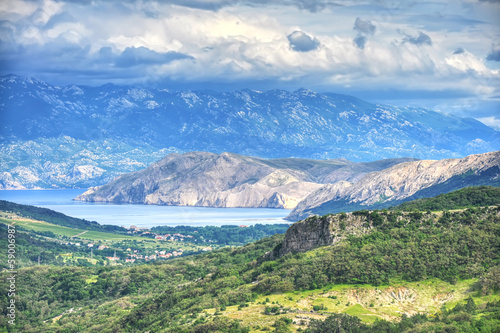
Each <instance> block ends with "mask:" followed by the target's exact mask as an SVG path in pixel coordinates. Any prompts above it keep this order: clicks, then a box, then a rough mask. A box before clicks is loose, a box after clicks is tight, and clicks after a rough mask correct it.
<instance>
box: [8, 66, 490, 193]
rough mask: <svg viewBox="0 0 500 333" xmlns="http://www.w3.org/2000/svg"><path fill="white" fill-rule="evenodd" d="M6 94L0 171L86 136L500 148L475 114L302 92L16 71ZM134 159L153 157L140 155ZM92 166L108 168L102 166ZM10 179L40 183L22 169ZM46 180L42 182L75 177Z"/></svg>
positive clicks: (418, 150)
mask: <svg viewBox="0 0 500 333" xmlns="http://www.w3.org/2000/svg"><path fill="white" fill-rule="evenodd" d="M0 98H1V100H2V104H0V113H1V114H2V125H1V129H0V137H1V141H2V146H3V147H4V151H7V153H6V158H7V159H9V158H10V159H11V160H12V163H11V164H9V166H8V168H6V167H5V166H2V169H1V170H0V172H10V170H11V169H13V168H15V167H16V166H23V163H24V162H26V163H28V164H33V163H30V162H31V161H35V162H36V158H37V156H36V154H35V153H33V154H27V155H26V156H25V158H24V159H23V160H22V161H21V160H19V159H18V158H15V157H14V158H12V157H13V156H15V155H16V154H17V153H19V152H20V149H21V148H20V147H19V144H21V145H23V143H28V142H35V143H36V144H40V143H41V142H43V141H44V140H59V141H61V142H58V143H57V144H59V145H61V144H62V145H63V146H64V147H69V148H71V143H68V142H65V140H63V139H61V138H65V137H69V138H71V139H74V140H77V141H79V142H87V143H89V142H101V141H103V140H109V141H112V142H119V143H121V144H123V145H128V146H130V147H133V149H139V150H144V151H145V152H146V153H149V152H157V151H159V150H161V149H164V148H169V147H170V148H169V149H171V150H172V151H177V152H184V151H210V152H214V153H222V152H225V151H231V152H233V153H238V154H243V155H250V156H259V157H266V158H279V157H292V156H293V157H303V158H315V159H324V158H338V157H344V158H347V159H349V160H353V161H369V160H377V159H382V158H393V157H404V156H411V157H415V158H425V159H429V158H439V159H440V158H449V157H462V156H465V155H468V154H473V153H483V152H488V151H494V150H498V149H500V135H499V132H498V131H495V130H493V129H492V128H489V127H487V126H486V125H483V124H482V123H480V122H478V121H476V120H474V119H464V118H459V117H455V116H449V115H445V114H442V113H438V112H434V111H431V110H427V109H417V108H407V107H395V106H387V105H376V104H371V103H368V102H365V101H362V100H359V99H357V98H355V97H352V96H346V95H339V94H333V93H315V92H311V91H309V90H305V89H301V90H297V91H295V92H287V91H281V90H271V91H267V92H258V91H251V90H243V91H234V92H207V91H203V92H202V91H179V92H175V91H168V90H161V89H144V88H136V87H121V86H115V85H111V84H108V85H104V86H100V87H87V86H76V85H72V86H66V87H57V86H53V85H50V84H48V83H45V82H43V81H40V80H36V79H33V78H29V77H19V76H15V75H9V76H4V77H1V78H0ZM109 147H110V148H111V149H110V150H109V151H107V152H102V154H101V155H98V159H101V160H102V159H105V158H106V156H107V155H111V156H113V154H115V153H116V152H115V149H114V147H113V145H109ZM62 155H63V154H61V153H58V152H55V153H54V156H52V157H51V158H52V159H53V160H55V161H57V160H64V158H63V157H62ZM52 159H51V161H52ZM135 162H137V163H139V164H144V163H146V164H149V163H151V162H152V161H150V160H149V161H148V160H147V158H145V157H140V156H137V157H135V160H134V161H133V162H132V163H135ZM16 163H17V164H16ZM110 163H112V166H111V167H110V168H111V169H114V170H115V171H116V172H118V173H120V172H126V171H127V170H122V169H121V166H120V161H119V160H118V159H115V160H113V161H111V162H110ZM75 166H76V167H79V166H82V165H75ZM95 166H96V167H98V168H101V169H104V170H107V167H104V166H103V164H97V165H95ZM30 170H31V172H34V170H32V169H30ZM95 171H97V172H99V171H98V169H96V170H95ZM128 171H130V170H128ZM64 172H67V170H64ZM34 173H35V175H36V172H34ZM59 175H60V174H59ZM114 175H116V173H114ZM9 177H11V178H9ZM38 177H39V178H43V175H42V174H39V175H38ZM3 178H4V182H5V180H6V179H7V180H9V181H10V183H12V184H15V183H16V182H17V183H19V185H20V186H25V187H30V186H33V185H32V183H30V180H28V179H24V178H26V177H24V178H23V177H20V176H19V173H17V174H16V173H14V174H11V175H10V176H9V175H7V174H4V176H3ZM56 178H57V177H56ZM89 179H91V180H92V182H93V184H92V185H97V184H102V183H103V182H104V179H103V178H100V177H98V176H92V177H90V178H89ZM106 179H109V178H106ZM42 180H43V179H42ZM44 181H45V180H44ZM47 181H48V183H47V185H44V184H42V187H46V186H52V185H55V186H66V185H65V184H70V185H69V186H72V185H71V184H76V183H77V182H76V181H72V180H67V181H65V182H62V183H60V184H61V185H58V183H57V181H54V182H52V183H51V181H50V180H47ZM42 183H43V182H42ZM85 184H88V182H87V183H85ZM12 186H13V185H12Z"/></svg>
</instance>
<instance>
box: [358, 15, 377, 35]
mask: <svg viewBox="0 0 500 333" xmlns="http://www.w3.org/2000/svg"><path fill="white" fill-rule="evenodd" d="M353 29H354V30H356V31H357V32H359V33H360V34H362V35H371V36H373V34H375V30H376V27H375V25H374V24H373V23H372V22H371V21H363V20H362V19H360V18H359V17H356V21H355V22H354V28H353Z"/></svg>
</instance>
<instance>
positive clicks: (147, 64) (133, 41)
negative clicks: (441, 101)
mask: <svg viewBox="0 0 500 333" xmlns="http://www.w3.org/2000/svg"><path fill="white" fill-rule="evenodd" d="M14 3H16V5H14ZM340 3H342V4H343V5H345V6H344V7H334V6H331V5H328V4H327V1H320V0H318V1H310V2H300V1H286V2H285V1H271V2H266V1H263V0H262V1H260V0H255V1H251V2H245V3H243V2H242V1H239V0H234V1H231V0H221V1H216V0H192V1H189V2H183V1H180V0H172V1H168V2H150V1H146V0H145V1H139V0H137V1H134V0H128V1H124V2H108V1H98V0H96V1H92V2H88V3H86V2H85V1H82V2H81V3H78V2H55V1H50V0H45V1H40V2H28V1H22V0H19V1H18V0H16V1H14V2H12V0H6V1H5V2H1V3H0V16H1V19H2V20H3V22H2V23H0V28H3V30H2V31H3V32H4V33H5V36H6V37H8V38H4V37H2V40H3V41H4V44H2V45H1V49H0V50H2V51H1V52H2V53H0V60H1V61H2V63H5V64H7V65H5V66H4V67H5V68H7V67H8V66H11V67H12V68H13V69H15V70H24V71H26V72H25V73H21V74H30V75H33V76H42V77H43V76H44V75H45V76H49V75H51V77H52V78H54V80H59V81H61V82H64V81H65V80H66V81H71V80H73V78H74V77H75V76H74V75H72V73H73V72H76V71H78V73H79V76H78V77H79V78H83V79H85V78H88V79H89V80H90V81H92V82H94V81H93V80H94V78H93V76H95V77H97V79H98V80H101V81H100V83H104V82H106V81H114V80H115V79H117V78H120V80H121V78H122V77H123V76H125V75H126V76H127V80H128V81H127V82H129V83H134V82H143V81H144V77H145V76H151V77H154V80H155V81H161V80H162V79H168V80H170V81H173V82H180V83H183V82H184V83H186V82H187V83H197V82H199V83H200V84H201V83H207V84H208V85H209V86H210V82H234V83H238V82H239V87H241V86H244V85H245V84H246V82H247V81H252V80H253V81H259V82H268V83H269V86H272V85H274V86H275V87H276V88H280V87H281V84H282V83H286V84H290V85H295V86H305V87H308V86H312V87H315V88H316V89H320V90H336V89H339V88H345V87H351V91H352V92H353V93H354V94H356V89H358V90H365V91H366V90H373V91H375V90H380V89H386V90H391V89H392V90H408V91H411V90H422V89H424V90H428V91H435V90H453V91H461V92H468V93H469V94H470V95H474V96H477V95H478V93H477V91H476V87H477V86H478V82H481V86H482V87H485V90H484V92H481V93H480V95H485V96H486V95H488V94H489V95H491V92H489V93H486V91H487V90H488V89H490V90H491V89H493V88H492V87H494V86H495V83H497V82H498V79H495V78H498V73H497V72H495V71H494V70H492V69H491V68H490V67H488V66H491V64H492V63H493V64H495V63H496V62H494V61H486V57H487V55H488V54H496V53H494V52H493V51H496V48H495V47H493V48H492V46H491V45H492V43H493V41H494V40H495V39H497V38H498V35H500V33H499V32H498V30H496V28H494V27H493V25H492V23H490V21H491V20H490V18H489V16H488V15H491V13H490V12H491V10H490V11H489V12H488V11H487V10H485V8H490V9H491V8H492V6H494V4H490V3H482V4H481V5H480V7H481V8H476V7H477V6H476V5H475V4H474V3H462V2H461V1H459V0H457V1H455V2H453V3H445V2H443V1H439V0H436V1H431V2H428V3H416V2H410V3H406V2H400V3H399V2H384V1H382V2H380V1H366V2H365V4H364V6H358V5H357V4H358V3H357V2H356V3H354V2H350V1H340ZM35 4H38V5H35ZM247 4H250V5H247ZM462 5H463V6H462ZM478 6H479V5H478ZM429 9H432V10H433V11H435V12H436V11H439V12H440V13H439V15H437V14H436V15H434V16H432V15H428V14H426V12H428V10H429ZM488 13H489V14H488ZM467 15H470V17H468V16H467ZM439 18H442V19H441V20H439ZM478 22H480V23H478ZM353 25H354V30H353ZM450 27H451V28H450ZM401 31H403V33H401ZM356 38H358V39H357V40H356ZM5 41H8V42H9V43H10V44H8V43H5ZM19 45H22V46H23V47H22V48H18V47H17V46H19ZM494 45H497V44H494ZM459 48H460V49H461V52H455V51H456V50H458V49H459ZM297 51H299V52H297ZM133 55H135V56H138V58H135V60H134V61H132V60H131V57H132V56H133ZM120 57H121V58H120ZM119 59H121V60H120V61H121V62H120V64H121V65H120V66H122V68H125V67H127V72H126V73H121V72H120V71H119V67H120V66H118V65H119V64H118V63H117V61H118V60H119ZM492 59H493V55H492V56H490V60H492ZM493 60H494V59H493ZM141 61H142V62H141ZM131 68H133V70H132V69H131ZM10 71H12V70H10V69H8V70H7V72H10ZM86 71H87V72H86ZM58 73H60V74H58ZM95 73H99V75H98V76H96V74H95ZM56 75H58V76H56ZM65 75H66V76H65ZM134 80H135V81H134ZM115 81H116V80H115ZM120 82H121V81H120ZM55 83H58V82H55ZM76 83H88V82H84V81H82V82H76Z"/></svg>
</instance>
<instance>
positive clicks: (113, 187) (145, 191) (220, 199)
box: [76, 152, 410, 208]
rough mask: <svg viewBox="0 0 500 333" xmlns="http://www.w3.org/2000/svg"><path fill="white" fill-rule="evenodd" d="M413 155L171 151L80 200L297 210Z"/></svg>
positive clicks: (94, 190) (85, 194) (86, 193)
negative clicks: (358, 158)
mask: <svg viewBox="0 0 500 333" xmlns="http://www.w3.org/2000/svg"><path fill="white" fill-rule="evenodd" d="M408 160H410V159H392V160H382V161H378V162H370V163H353V162H349V161H347V160H307V159H294V158H290V159H261V158H255V157H248V156H242V155H237V154H231V153H223V154H220V155H217V154H213V153H207V152H192V153H186V154H170V155H168V156H167V157H165V158H164V159H162V160H161V161H159V162H157V163H154V164H152V165H151V166H149V167H148V168H146V169H144V170H141V171H138V172H133V173H129V174H125V175H122V176H120V177H118V178H116V179H114V180H113V181H112V182H110V183H108V184H106V185H104V186H101V187H96V188H91V189H90V190H89V191H87V192H85V193H84V194H82V195H80V196H79V197H78V198H76V200H82V201H92V202H112V203H140V204H158V205H186V206H208V207H270V208H293V207H295V206H296V205H297V203H298V202H300V201H301V200H302V199H304V198H305V197H306V196H307V195H308V194H310V193H311V192H313V191H315V190H317V189H319V188H321V187H322V186H323V184H324V183H327V182H334V181H339V180H341V181H357V180H358V179H359V178H361V177H362V175H364V174H366V173H368V172H372V171H375V170H382V169H385V168H388V167H391V166H393V165H396V164H398V163H402V162H406V161H408Z"/></svg>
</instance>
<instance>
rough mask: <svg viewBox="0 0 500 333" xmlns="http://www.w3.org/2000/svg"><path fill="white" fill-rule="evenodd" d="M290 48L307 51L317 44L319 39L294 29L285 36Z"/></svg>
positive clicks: (313, 48)
mask: <svg viewBox="0 0 500 333" xmlns="http://www.w3.org/2000/svg"><path fill="white" fill-rule="evenodd" d="M287 38H288V41H289V42H290V47H291V48H292V50H294V51H297V52H309V51H312V50H315V49H317V48H318V46H319V41H318V40H317V39H316V38H314V37H311V36H309V35H308V34H306V33H304V32H302V31H294V32H292V33H291V34H289V35H288V36H287Z"/></svg>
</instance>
